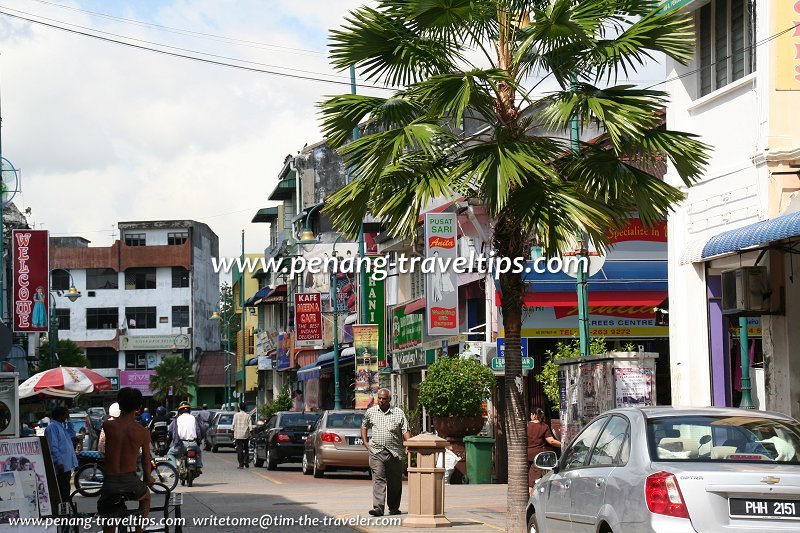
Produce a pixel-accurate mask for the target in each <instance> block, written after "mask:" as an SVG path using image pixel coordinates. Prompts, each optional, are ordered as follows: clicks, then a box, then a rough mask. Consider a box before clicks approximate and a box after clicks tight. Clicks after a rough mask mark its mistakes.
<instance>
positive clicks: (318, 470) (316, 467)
mask: <svg viewBox="0 0 800 533" xmlns="http://www.w3.org/2000/svg"><path fill="white" fill-rule="evenodd" d="M324 476H325V470H323V469H322V468H321V467H320V466H319V465H317V458H316V457H314V477H315V478H317V479H319V478H321V477H324Z"/></svg>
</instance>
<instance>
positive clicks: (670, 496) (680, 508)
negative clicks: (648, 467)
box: [644, 472, 689, 518]
mask: <svg viewBox="0 0 800 533" xmlns="http://www.w3.org/2000/svg"><path fill="white" fill-rule="evenodd" d="M644 494H645V499H646V500H647V508H648V509H650V512H651V513H655V514H663V515H666V516H675V517H677V518H689V510H688V509H687V508H686V503H685V502H684V501H683V495H682V494H681V489H680V487H679V486H678V480H677V479H676V478H675V476H674V475H673V474H670V473H669V472H657V473H655V474H652V475H650V476H647V480H646V481H645V487H644Z"/></svg>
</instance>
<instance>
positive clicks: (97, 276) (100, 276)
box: [86, 268, 119, 290]
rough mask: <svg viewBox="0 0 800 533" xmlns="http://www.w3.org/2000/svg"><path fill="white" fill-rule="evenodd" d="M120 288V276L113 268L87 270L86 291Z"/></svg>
mask: <svg viewBox="0 0 800 533" xmlns="http://www.w3.org/2000/svg"><path fill="white" fill-rule="evenodd" d="M118 288H119V276H118V275H117V272H116V271H115V270H114V269H113V268H87V269H86V290H96V289H118Z"/></svg>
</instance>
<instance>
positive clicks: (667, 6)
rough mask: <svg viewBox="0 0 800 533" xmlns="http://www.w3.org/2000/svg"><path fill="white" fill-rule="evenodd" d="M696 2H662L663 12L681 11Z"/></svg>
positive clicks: (692, 0) (665, 0)
mask: <svg viewBox="0 0 800 533" xmlns="http://www.w3.org/2000/svg"><path fill="white" fill-rule="evenodd" d="M694 1H695V0H661V11H664V12H666V11H670V10H672V9H680V8H682V7H684V6H687V5H689V4H691V3H692V2H694Z"/></svg>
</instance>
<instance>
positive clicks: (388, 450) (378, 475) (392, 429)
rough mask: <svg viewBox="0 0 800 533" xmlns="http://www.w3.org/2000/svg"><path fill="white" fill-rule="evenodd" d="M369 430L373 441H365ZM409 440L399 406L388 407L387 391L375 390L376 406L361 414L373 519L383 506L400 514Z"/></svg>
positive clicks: (391, 511)
mask: <svg viewBox="0 0 800 533" xmlns="http://www.w3.org/2000/svg"><path fill="white" fill-rule="evenodd" d="M368 429H372V439H370V440H369V442H367V430H368ZM410 438H411V433H410V432H409V431H408V420H407V419H406V415H405V413H403V410H402V409H400V408H399V407H392V406H391V404H390V393H389V390H388V389H381V390H379V391H378V405H375V406H372V407H370V408H369V409H367V411H366V413H364V421H363V422H362V423H361V440H362V441H364V446H366V448H367V450H369V467H370V469H371V470H372V480H373V481H372V510H371V511H369V514H371V515H372V516H383V504H384V501H385V502H386V505H387V507H389V514H391V515H398V514H400V497H401V496H402V494H403V455H404V454H405V448H404V446H403V441H404V440H408V439H410Z"/></svg>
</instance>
